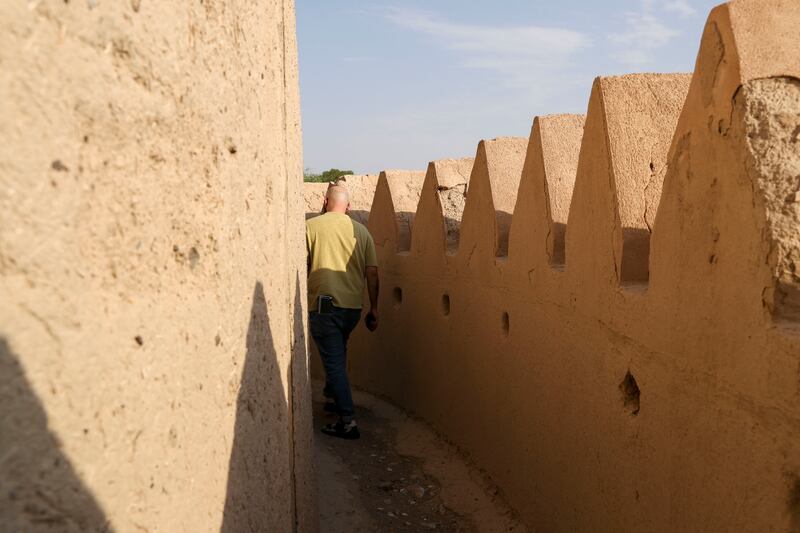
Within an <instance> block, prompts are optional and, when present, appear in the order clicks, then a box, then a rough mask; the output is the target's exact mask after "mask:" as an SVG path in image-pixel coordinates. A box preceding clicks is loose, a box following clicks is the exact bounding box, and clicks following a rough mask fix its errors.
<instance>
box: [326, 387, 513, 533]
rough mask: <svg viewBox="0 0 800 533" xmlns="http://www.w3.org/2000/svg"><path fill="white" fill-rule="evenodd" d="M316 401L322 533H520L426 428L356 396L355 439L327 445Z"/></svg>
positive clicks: (472, 473)
mask: <svg viewBox="0 0 800 533" xmlns="http://www.w3.org/2000/svg"><path fill="white" fill-rule="evenodd" d="M316 385H317V386H316V387H315V397H314V400H315V401H314V423H315V426H316V428H315V429H316V430H317V433H316V434H315V444H314V447H315V454H316V463H317V464H316V467H317V479H318V491H319V493H318V495H319V507H320V531H321V532H322V533H360V532H365V533H366V532H370V533H373V532H381V533H383V532H395V531H448V532H449V531H452V532H465V533H466V532H476V533H484V532H486V533H495V532H498V533H499V532H508V531H513V532H524V531H527V530H526V529H525V528H524V526H522V525H521V524H520V522H519V521H518V520H517V518H516V516H515V515H514V514H513V512H512V511H511V510H510V509H509V508H508V506H507V505H506V504H505V502H503V500H502V498H501V497H500V495H499V494H498V491H497V489H496V488H494V487H493V486H492V485H491V484H490V483H489V482H488V481H487V480H486V478H485V476H484V475H483V474H482V473H481V472H480V471H478V470H477V469H475V468H474V467H472V466H470V465H469V463H468V461H467V460H466V459H465V458H464V457H463V456H462V455H461V454H460V453H459V452H458V451H457V450H456V449H455V448H454V447H453V446H451V445H449V444H447V443H446V442H444V441H443V440H442V439H441V438H439V437H438V436H437V435H436V434H435V433H434V432H433V431H432V430H431V429H430V428H429V427H427V426H426V425H425V424H423V423H421V422H419V421H416V420H413V419H411V418H410V417H408V416H406V415H405V414H404V413H403V412H402V411H400V410H399V409H397V408H395V407H393V406H391V405H389V404H388V403H386V402H383V401H381V400H378V399H376V398H374V397H372V396H370V395H367V394H364V393H359V392H356V393H355V401H356V406H357V416H358V418H357V420H358V425H359V429H360V430H361V439H359V440H357V441H346V440H342V439H336V438H331V437H327V436H325V435H323V434H322V433H320V432H319V428H320V427H321V426H322V425H323V424H325V423H327V422H330V421H333V420H334V417H332V416H331V415H327V414H326V413H325V412H324V411H323V408H322V407H323V403H322V396H321V394H319V389H320V386H319V384H316Z"/></svg>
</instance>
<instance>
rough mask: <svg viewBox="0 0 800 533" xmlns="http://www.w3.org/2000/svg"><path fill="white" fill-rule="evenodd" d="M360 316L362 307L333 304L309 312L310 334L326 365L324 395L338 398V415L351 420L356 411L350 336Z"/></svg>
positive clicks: (336, 400)
mask: <svg viewBox="0 0 800 533" xmlns="http://www.w3.org/2000/svg"><path fill="white" fill-rule="evenodd" d="M360 319H361V309H343V308H341V307H334V308H333V312H331V313H328V314H320V313H317V312H316V311H313V312H311V313H309V314H308V324H309V329H310V330H311V336H312V337H314V343H315V344H316V345H317V349H318V350H319V355H320V358H321V359H322V366H323V367H324V368H325V396H326V397H327V398H332V399H333V401H335V402H336V408H337V409H338V412H339V417H340V418H341V419H342V421H344V422H350V421H351V420H352V419H353V416H354V415H355V411H354V409H353V394H352V393H351V392H350V381H349V380H348V379H347V339H348V338H350V333H351V332H352V331H353V330H354V329H355V327H356V326H357V325H358V321H359V320H360Z"/></svg>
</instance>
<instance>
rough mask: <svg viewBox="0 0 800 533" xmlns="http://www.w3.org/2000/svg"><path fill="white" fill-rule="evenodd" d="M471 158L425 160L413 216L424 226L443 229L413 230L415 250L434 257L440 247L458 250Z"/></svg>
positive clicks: (449, 250)
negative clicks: (423, 176) (425, 166)
mask: <svg viewBox="0 0 800 533" xmlns="http://www.w3.org/2000/svg"><path fill="white" fill-rule="evenodd" d="M474 161H475V160H474V159H473V158H471V157H465V158H461V159H442V160H439V161H432V162H430V163H429V164H428V170H427V172H426V173H425V181H424V182H423V184H422V191H421V193H420V201H419V205H418V206H417V210H416V215H415V218H419V223H420V224H421V225H422V226H423V227H429V228H439V227H441V228H442V231H441V232H440V231H431V232H424V233H423V232H416V233H414V235H413V242H412V244H411V247H412V249H413V250H414V252H415V254H418V255H421V254H426V253H428V252H429V251H430V253H431V254H432V256H434V257H437V256H438V255H439V254H440V253H441V251H442V250H443V249H446V250H447V251H448V252H449V253H455V252H456V251H457V250H458V241H459V237H460V234H461V218H462V216H463V214H464V207H465V205H466V202H467V184H468V183H469V175H470V173H471V172H472V165H473V163H474Z"/></svg>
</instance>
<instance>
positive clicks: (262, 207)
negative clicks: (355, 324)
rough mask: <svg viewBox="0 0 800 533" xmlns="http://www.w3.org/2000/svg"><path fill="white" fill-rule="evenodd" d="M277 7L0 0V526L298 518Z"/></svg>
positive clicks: (300, 482) (305, 501)
mask: <svg viewBox="0 0 800 533" xmlns="http://www.w3.org/2000/svg"><path fill="white" fill-rule="evenodd" d="M294 27H295V26H294V3H293V2H292V1H291V0H259V1H256V2H244V1H236V0H227V1H210V0H208V1H205V2H190V3H186V2H155V1H152V0H126V1H124V2H123V1H114V2H112V1H106V0H72V1H70V2H65V1H63V0H36V1H29V2H3V3H2V5H0V64H2V68H1V69H0V116H2V117H3V120H2V121H0V141H2V142H0V302H2V304H1V305H0V523H2V524H3V527H0V529H3V530H4V531H6V530H8V531H59V532H61V531H75V532H77V531H103V530H106V531H111V530H115V531H170V532H172V531H186V532H198V531H220V530H221V531H226V532H227V531H231V532H232V531H244V530H248V531H292V530H294V529H295V528H296V529H297V530H300V531H310V530H313V529H314V528H315V523H314V522H315V520H316V513H315V510H314V508H313V502H314V496H313V491H312V487H313V480H312V477H311V474H312V470H311V464H310V457H311V451H310V450H311V433H310V430H311V429H310V420H309V417H310V409H309V404H308V402H309V401H310V399H309V398H310V394H309V392H308V390H307V382H308V379H307V374H308V370H307V365H306V341H305V336H304V328H305V318H304V317H305V310H304V302H305V297H304V292H305V275H304V273H303V271H302V269H303V267H302V265H303V264H304V261H305V252H304V250H303V244H302V243H303V233H302V214H301V213H302V210H303V206H302V197H301V187H302V185H301V182H302V177H301V176H302V163H301V153H300V124H299V107H298V105H299V98H298V82H297V59H296V58H297V56H296V43H295V31H294Z"/></svg>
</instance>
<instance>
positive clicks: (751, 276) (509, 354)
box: [350, 0, 800, 532]
mask: <svg viewBox="0 0 800 533" xmlns="http://www.w3.org/2000/svg"><path fill="white" fill-rule="evenodd" d="M799 24H800V4H798V3H797V2H794V1H789V0H783V1H781V0H761V1H756V0H738V1H735V2H731V3H729V4H725V5H722V6H720V7H717V8H716V9H714V10H713V11H712V12H711V14H710V15H709V18H708V22H707V24H706V27H705V31H704V34H703V38H702V42H701V44H700V50H699V53H698V58H697V64H696V68H695V71H694V73H693V74H692V75H682V74H669V75H655V74H642V75H629V76H621V77H601V78H598V79H597V80H595V83H594V85H593V87H592V92H591V96H590V99H589V105H588V110H587V114H586V116H585V117H583V116H576V115H554V116H545V117H537V118H536V119H535V120H534V122H533V127H532V130H531V136H530V139H529V140H523V139H513V138H511V139H496V140H492V141H481V143H480V144H479V145H478V148H477V151H476V155H475V159H474V161H473V160H470V159H463V160H446V161H436V162H432V163H430V165H429V166H428V171H427V173H426V175H425V178H424V180H422V179H421V178H420V177H419V176H420V175H419V174H416V173H411V174H407V175H406V176H405V177H403V178H399V177H398V176H399V175H398V174H397V173H388V172H387V173H383V174H382V175H381V177H380V179H379V182H378V185H377V190H376V194H375V200H374V203H373V206H372V212H371V215H370V221H369V227H370V231H371V232H372V234H373V236H374V237H375V240H376V242H377V243H378V245H379V256H380V263H381V275H382V292H381V301H380V307H381V309H380V310H381V319H382V322H381V326H380V328H379V330H378V331H377V332H376V333H374V334H370V333H368V332H367V331H366V330H365V329H364V328H359V329H358V330H357V333H356V334H355V335H354V337H353V339H352V343H351V346H352V348H351V356H350V372H351V376H352V379H353V382H354V383H356V384H357V385H359V386H361V387H363V388H365V389H367V390H370V391H372V392H374V393H378V394H381V395H385V396H387V397H388V398H390V399H391V400H393V401H394V402H396V403H397V404H399V405H401V406H403V407H405V408H406V409H408V410H410V411H412V412H414V413H415V414H417V415H419V416H421V417H422V418H424V419H425V420H427V421H428V422H430V423H431V424H432V425H433V426H434V427H435V428H437V429H438V430H439V431H441V432H442V433H443V434H444V435H446V436H447V437H448V438H449V439H450V440H452V441H453V442H454V443H456V444H457V445H458V446H460V447H461V448H462V449H463V450H464V451H466V452H467V453H468V454H469V455H470V456H471V457H472V458H473V459H474V460H475V461H476V463H477V464H478V465H480V466H481V467H483V468H485V470H486V472H487V473H488V474H489V475H490V476H491V477H492V478H493V480H494V481H495V482H496V483H497V484H498V486H499V487H500V489H501V491H502V493H503V494H504V495H505V497H506V498H507V499H508V500H509V502H510V503H511V504H512V505H513V506H514V507H515V508H516V509H517V510H518V511H519V512H520V513H521V515H522V516H523V518H524V520H525V521H526V522H527V523H528V524H529V525H530V526H531V527H532V528H535V529H536V530H539V531H642V532H653V531H664V532H667V531H669V532H672V531H687V532H688V531H697V532H701V531H703V532H707V531H752V532H763V531H796V530H798V529H800V410H798V401H800V378H798V376H800V328H799V327H798V320H800V317H799V316H798V309H800V306H798V296H797V295H798V288H799V287H800V278H799V277H798V274H797V263H798V259H800V255H798V254H800V226H799V225H798V223H799V222H800V193H799V192H798V190H800V182H798V179H800V178H798V176H800V138H799V137H798V131H800V38H798V34H797V31H796V29H797V27H798V25H799ZM467 174H469V179H468V180H466V179H465V176H467ZM398 181H400V182H401V183H398ZM396 195H397V196H396ZM414 195H420V198H419V202H418V207H417V208H416V210H415V211H416V216H414V213H413V212H407V210H408V209H409V208H408V202H409V199H410V198H413V197H414ZM464 196H465V198H464ZM462 206H463V207H462ZM409 232H410V235H407V233H409Z"/></svg>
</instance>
